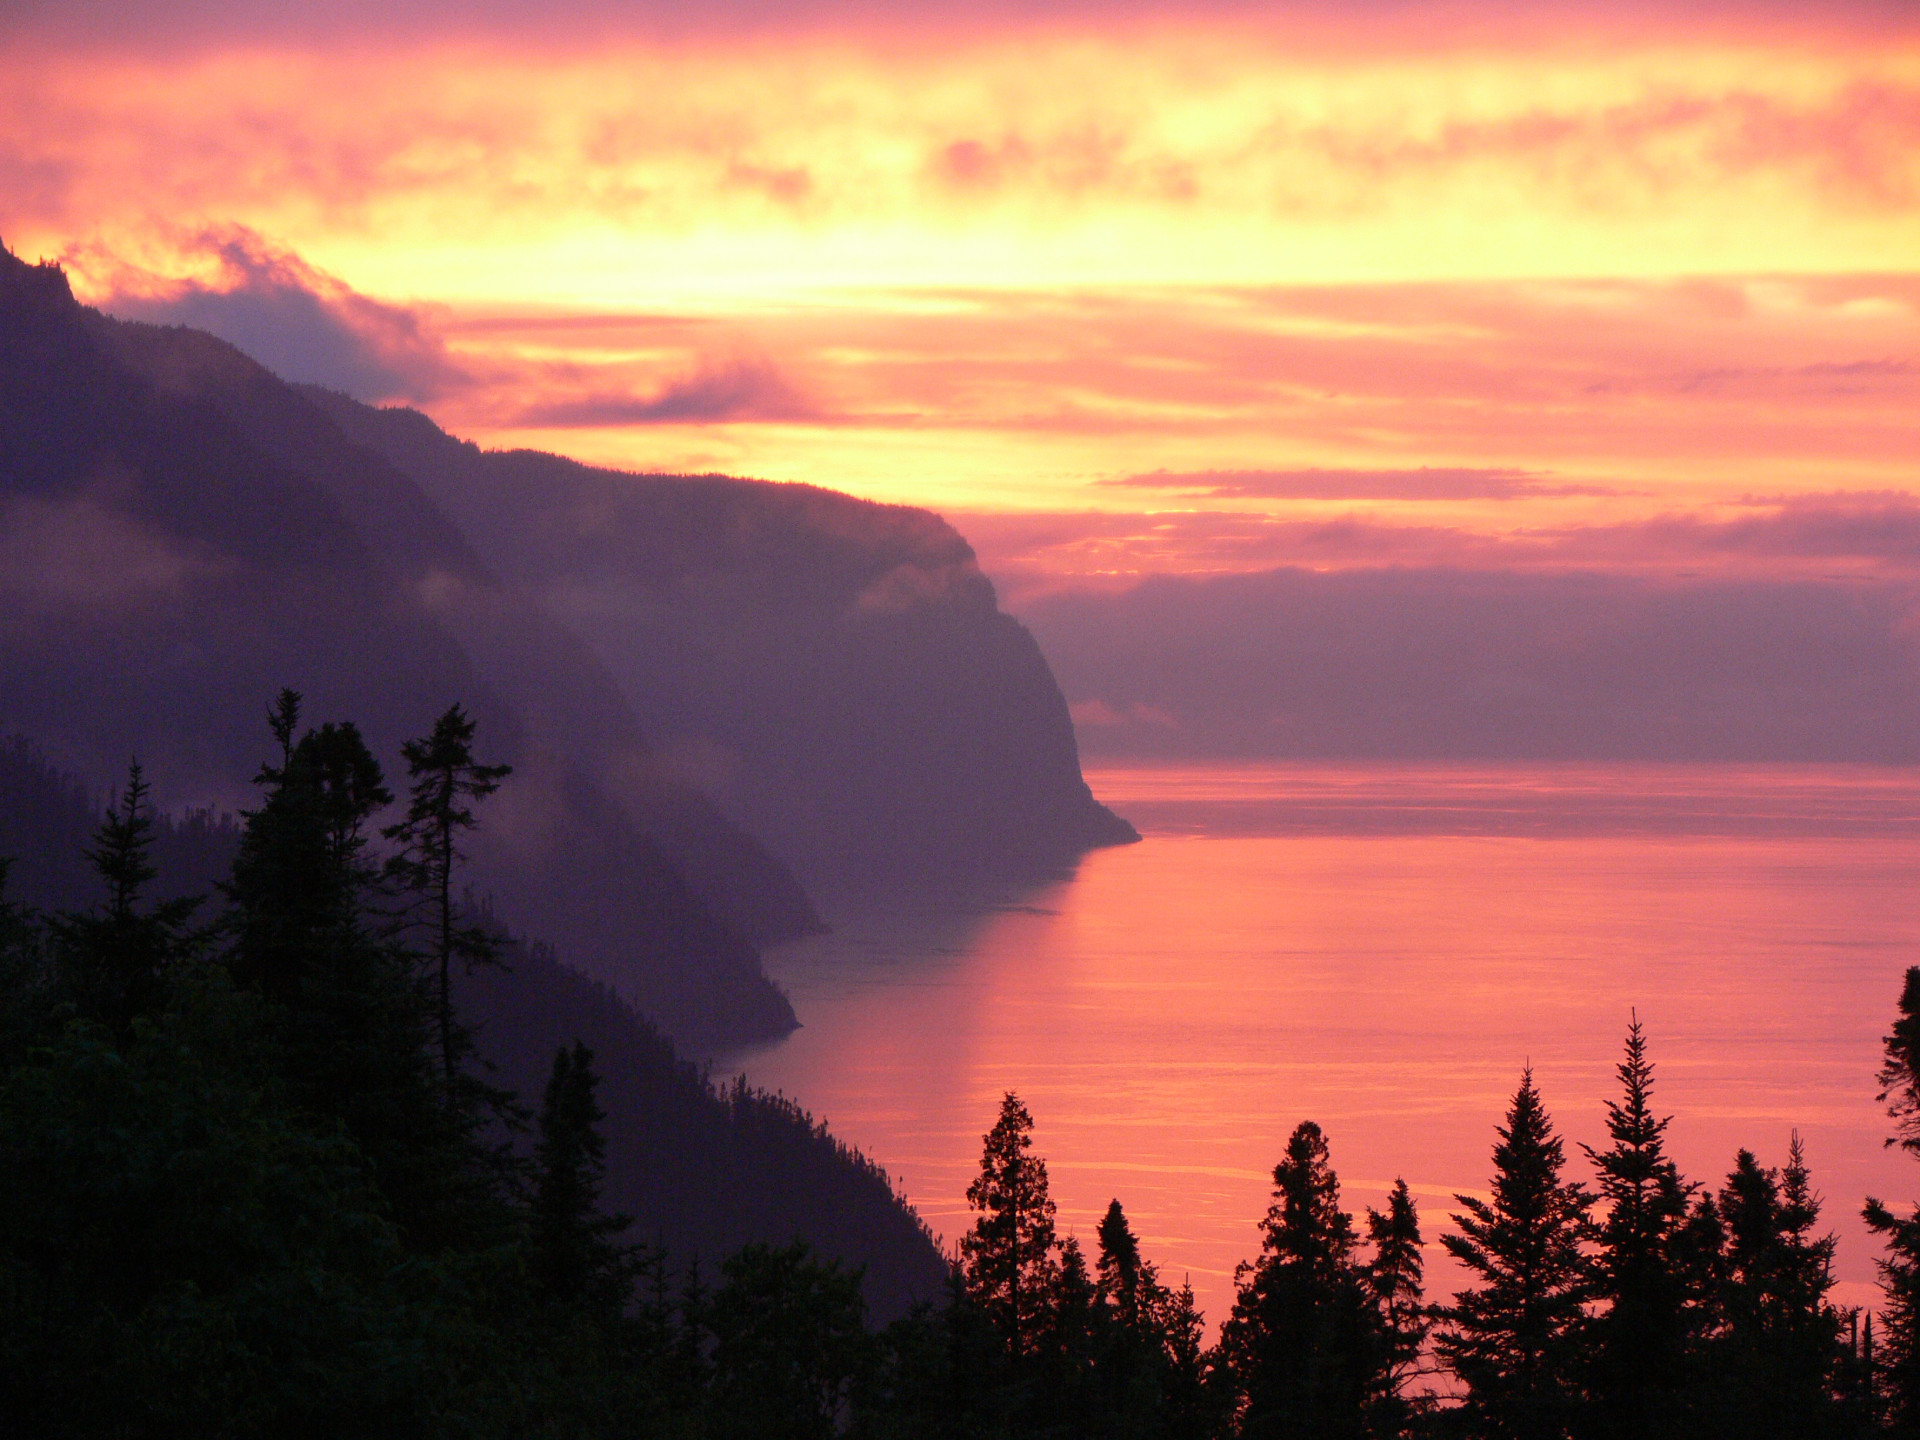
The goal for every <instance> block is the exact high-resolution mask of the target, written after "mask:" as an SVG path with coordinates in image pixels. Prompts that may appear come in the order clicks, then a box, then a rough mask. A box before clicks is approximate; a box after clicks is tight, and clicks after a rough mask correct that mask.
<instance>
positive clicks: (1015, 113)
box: [0, 0, 1920, 577]
mask: <svg viewBox="0 0 1920 1440" xmlns="http://www.w3.org/2000/svg"><path fill="white" fill-rule="evenodd" d="M1375 8H1376V9H1377V11H1378V14H1377V16H1376V18H1375V21H1374V22H1370V23H1368V24H1364V25H1356V24H1355V23H1354V21H1353V6H1352V5H1350V4H1343V5H1335V4H1332V3H1330V0H1329V3H1320V0H1300V3H1289V4H1284V5H1280V6H1253V5H1241V4H1238V3H1231V0H1210V3H1205V4H1202V5H1200V6H1198V7H1194V8H1189V9H1183V10H1182V11H1181V12H1180V13H1179V14H1174V13H1172V12H1171V11H1169V10H1167V9H1165V8H1163V7H1160V6H1157V5H1154V4H1149V3H1144V0H1143V3H1140V4H1137V5H1131V6H1125V7H1122V8H1121V9H1120V10H1118V11H1116V10H1115V9H1114V8H1113V7H1109V6H1102V7H1099V9H1098V12H1097V13H1096V11H1095V10H1094V8H1093V7H1091V6H1089V5H1085V4H1078V3H1067V0H1059V3H1050V4H1047V5H1044V6H1042V7H1040V8H1038V9H1036V8H1034V7H1029V6H1020V7H1015V6H1012V5H1011V4H1008V5H1002V6H999V7H996V6H994V5H991V4H989V5H987V6H985V7H978V6H970V7H966V8H965V10H964V12H963V10H962V9H961V7H958V6H955V5H951V4H945V3H941V4H929V5H923V6H920V7H917V8H912V9H904V10H903V9H900V8H899V7H886V8H885V10H884V11H883V10H882V8H881V7H878V6H877V5H875V6H866V5H859V4H845V3H841V4H831V5H829V4H821V5H815V6H805V5H803V6H798V7H796V6H777V7H776V6H770V5H762V4H758V3H754V0H739V3H736V4H729V5H719V6H715V7H701V8H700V9H699V10H698V11H697V12H689V11H686V10H685V8H684V7H681V8H678V9H669V8H667V7H665V6H647V5H642V6H624V5H623V6H620V7H613V6H610V5H609V6H606V7H601V8H595V7H593V6H591V5H589V6H586V7H569V9H568V12H567V14H566V15H565V16H564V17H561V19H559V20H558V21H554V22H552V23H549V21H548V19H547V17H544V16H539V15H536V14H535V13H534V11H533V10H532V9H531V8H530V7H528V6H526V5H522V4H518V3H508V0H497V3H488V4H483V5H480V6H477V7H462V8H461V9H460V11H459V12H458V14H457V15H456V14H455V12H454V10H453V9H452V8H450V7H449V6H446V5H437V4H429V3H415V4H409V5H390V6H379V7H374V6H371V5H368V6H363V7H360V8H357V9H356V8H353V7H351V6H350V7H348V8H347V9H346V10H344V11H335V12H329V13H328V14H327V15H318V14H316V15H310V16H296V15H292V14H290V13H289V12H287V10H286V8H285V7H279V6H271V5H265V4H262V5H258V6H253V7H247V6H241V7H234V6H218V7H215V6H206V7H201V8H199V9H195V8H193V7H191V6H189V7H187V8H186V9H185V10H182V9H180V8H179V7H172V8H171V9H167V10H164V11H163V10H162V9H161V8H159V7H155V6H152V5H145V4H133V3H105V0H102V3H95V4H82V5H78V6H69V7H57V8H56V7H50V6H38V5H29V6H26V7H24V8H20V9H19V12H18V13H19V16H20V20H21V23H20V24H19V25H18V27H17V28H16V29H15V31H14V39H13V40H12V41H11V42H8V43H4V44H0V235H3V236H5V237H6V239H7V240H8V241H9V242H10V243H12V244H13V245H14V247H15V248H16V249H17V250H20V251H21V252H22V253H24V254H26V255H27V256H28V258H36V257H37V256H39V255H43V254H44V255H49V256H57V257H60V258H62V259H63V260H64V261H65V262H66V263H67V265H68V266H69V269H70V272H71V273H72V275H73V277H74V282H75V286H76V289H77V290H78V292H79V293H80V294H81V296H82V298H84V299H86V300H88V301H90V302H92V303H96V304H100V305H102V306H104V307H105V308H107V309H108V310H110V311H111V312H112V313H115V314H119V315H123V316H128V317H132V318H141V319H150V320H156V321H162V322H167V323H188V324H193V325H197V326H201V327H204V328H207V329H210V330H213V331H214V332H215V333H217V334H220V335H222V336H223V337H224V338H227V339H229V340H231V341H232V342H233V343H235V344H236V345H239V346H240V347H241V348H242V349H244V350H246V351H248V353H250V354H253V355H255V356H256V357H258V358H260V359H261V360H263V361H264V362H265V363H267V364H268V365H270V366H271V367H273V368H275V369H276V370H279V371H281V372H283V373H286V374H288V375H289V376H291V377H292V378H296V379H302V380H313V381H317V382H319V383H322V384H326V385H330V386H333V387H335V388H339V389H343V390H346V391H348V392H350V393H352V394H355V395H357V396H360V397H361V398H365V399H375V400H383V401H396V400H399V401H408V402H411V403H416V404H421V405H423V406H424V407H425V408H427V409H428V410H429V411H430V412H431V414H432V415H433V416H434V418H435V419H437V420H438V421H440V422H441V423H442V424H444V425H446V426H447V427H448V428H450V429H452V430H454V431H455V432H456V433H459V434H462V435H466V436H471V437H472V438H474V439H476V440H478V441H479V442H481V443H483V444H487V445H494V446H534V447H537V448H544V449H552V450H558V451H561V452H563V453H567V454H572V455H575V456H578V457H580V458H582V459H586V460H589V461H593V462H596V463H603V464H610V465H615V466H619V467H623V468H631V469H641V470H665V471H696V472H704V471H714V470H718V471H728V472H733V473H743V474H748V475H756V476H761V477H765V478H769V479H778V480H797V481H806V482H810V483H816V484H822V485H828V486H833V487H835V488H841V489H847V490H851V491H853V492H854V493H857V494H861V495H866V496H870V497H872V498H876V499H883V500H891V501H910V502H914V503H921V504H928V505H932V506H935V507H937V508H940V509H942V510H946V511H949V512H952V513H954V514H956V515H961V516H967V517H980V518H978V519H977V520H976V519H974V518H968V519H967V521H966V523H967V524H968V525H969V526H973V527H974V529H975V530H977V532H978V534H979V536H980V537H981V543H982V546H983V548H986V549H990V548H992V547H993V546H994V545H995V544H998V543H999V541H998V540H996V539H995V536H996V535H998V536H1000V537H1002V538H1004V536H1005V535H1006V534H1008V533H1011V532H1010V531H1007V530H1006V529H1005V528H1004V526H1006V525H1018V524H1022V523H1028V522H1025V521H1020V520H1018V519H1017V518H1016V519H1013V520H995V519H994V518H992V517H994V516H1001V517H1006V516H1015V517H1017V516H1018V515H1021V514H1026V515H1038V516H1041V517H1043V518H1044V517H1063V516H1065V517H1073V516H1079V515H1082V514H1083V513H1088V512H1099V513H1100V514H1107V513H1109V512H1110V513H1111V515H1112V516H1113V517H1114V518H1112V519H1111V520H1107V519H1100V520H1091V519H1090V520H1087V521H1085V522H1084V523H1080V528H1079V529H1078V530H1077V531H1075V532H1074V534H1073V536H1072V538H1070V539H1067V540H1063V541H1061V542H1060V543H1059V544H1057V545H1054V546H1051V547H1039V548H1035V549H1032V550H1029V551H1024V552H1022V553H1021V555H1020V557H1019V558H1017V559H1009V560H1008V561H1007V562H1006V564H1007V567H1009V568H1007V569H1006V570H1005V571H1004V572H1002V573H1005V574H1009V575H1010V574H1012V573H1013V572H1014V571H1015V570H1017V571H1018V572H1019V573H1021V574H1022V575H1031V576H1038V575H1039V574H1040V572H1041V571H1042V570H1043V569H1044V568H1045V567H1046V566H1048V565H1051V566H1054V567H1056V569H1057V572H1058V575H1059V576H1068V577H1073V576H1090V575H1094V574H1107V575H1129V574H1138V573H1144V572H1146V571H1149V570H1151V569H1153V568H1155V567H1159V568H1163V569H1170V570H1175V571H1181V572H1185V573H1206V572H1210V571H1214V570H1221V569H1243V570H1244V569H1257V568H1259V567H1261V566H1263V565H1278V564H1296V563H1297V564H1305V565H1312V566H1330V567H1339V566H1345V565H1349V564H1357V563H1374V564H1380V565H1392V564H1426V563H1435V564H1456V563H1461V564H1465V563H1472V564H1480V563H1486V564H1497V565H1507V564H1513V565H1534V564H1549V563H1551V564H1560V563H1580V564H1594V565H1598V564H1602V563H1608V564H1621V565H1627V564H1631V563H1636V562H1635V560H1634V555H1635V554H1636V553H1637V554H1639V555H1640V556H1641V557H1643V558H1645V559H1647V560H1648V563H1654V564H1661V565H1665V564H1669V563H1673V564H1692V563H1705V562H1700V561H1698V559H1697V555H1696V558H1695V559H1685V558H1674V557H1676V556H1679V555H1680V553H1681V552H1683V551H1684V552H1687V553H1688V554H1695V552H1702V551H1711V552H1712V554H1713V555H1714V556H1715V557H1716V558H1714V559H1713V560H1712V562H1711V563H1713V564H1716V565H1726V564H1731V563H1734V562H1733V560H1732V559H1731V558H1730V557H1732V556H1734V555H1735V554H1736V553H1737V554H1739V555H1741V556H1744V557H1745V558H1744V559H1742V560H1741V561H1740V563H1742V564H1762V563H1766V564H1777V565H1793V564H1800V563H1802V562H1801V558H1799V557H1798V556H1797V554H1795V555H1789V554H1786V553H1784V552H1781V553H1775V552H1769V551H1766V550H1765V547H1764V545H1762V543H1761V540H1760V539H1759V538H1752V539H1751V540H1750V541H1749V542H1742V543H1744V544H1745V546H1746V548H1745V549H1742V548H1741V546H1740V545H1739V544H1736V543H1735V538H1734V537H1735V536H1736V535H1738V534H1745V533H1747V532H1744V531H1740V530H1738V528H1737V527H1738V526H1739V525H1740V524H1741V523H1743V522H1742V521H1741V519H1740V514H1741V513H1743V512H1740V511H1739V506H1740V504H1741V503H1742V502H1743V500H1744V499H1745V498H1746V497H1750V496H1753V495H1769V496H1776V497H1788V498H1789V499H1791V497H1794V496H1818V495H1823V494H1827V493H1829V492H1846V493H1849V494H1856V495H1859V494H1869V493H1880V492H1889V493H1898V494H1904V493H1908V492H1911V491H1913V490H1915V489H1916V488H1920V474H1916V469H1915V460H1914V457H1915V456H1916V455H1920V274H1917V273H1916V269H1917V267H1916V266H1915V263H1914V257H1915V256H1920V21H1916V20H1915V19H1914V15H1913V12H1912V10H1911V8H1910V7H1903V6H1899V5H1880V4H1872V3H1858V4H1842V3H1834V4H1827V5H1798V6H1790V5H1786V4H1782V3H1773V0H1756V3H1746V4H1736V3H1732V0H1728V3H1725V4H1715V5H1706V6H1694V7H1688V8H1687V10H1686V11H1685V12H1684V13H1680V12H1677V11H1674V10H1672V9H1671V8H1670V7H1669V8H1659V7H1652V6H1638V7H1636V6H1629V5H1621V4H1610V5H1601V4H1584V5H1571V6H1569V5H1544V4H1530V3H1522V0H1475V3H1468V4H1464V5H1461V4H1450V5H1444V6H1442V5H1432V4H1426V3H1423V0H1407V3H1400V0H1392V3H1389V0H1380V3H1379V4H1378V5H1377V6H1376V7H1375ZM456 21H457V22H458V23H457V24H456ZM169 22H175V23H171V24H170V23H169ZM162 32H164V33H165V34H166V36H168V37H170V38H169V39H167V40H166V41H165V42H164V43H162V41H161V40H160V39H159V38H157V37H158V36H159V35H160V34H161V33H162ZM456 37H457V38H456ZM1821 503H1824V502H1821ZM1146 512H1152V521H1151V523H1150V524H1147V523H1143V522H1142V521H1141V520H1140V518H1139V517H1140V516H1141V515H1142V514H1143V513H1146ZM1767 513H1769V514H1772V513H1773V512H1767ZM1785 514H1786V511H1785V510H1781V511H1779V515H1780V516H1784V515H1785ZM1033 523H1039V522H1037V521H1036V522H1033ZM1046 523H1055V522H1054V521H1052V520H1048V521H1047V522H1046ZM1077 523H1078V522H1077ZM1769 523H1772V522H1769ZM1785 523H1786V521H1785V519H1784V518H1783V519H1780V520H1779V525H1784V524H1785ZM1807 523H1808V524H1811V523H1812V522H1811V520H1809V521H1807ZM1849 523H1854V524H1857V525H1860V526H1865V527H1867V528H1872V527H1873V526H1876V525H1882V524H1885V525H1894V524H1895V521H1894V519H1893V518H1890V517H1879V518H1877V519H1875V518H1865V519H1862V518H1858V517H1856V519H1855V520H1854V521H1852V522H1849ZM996 525H1001V526H1003V528H1002V529H1001V530H998V531H996V530H995V529H994V527H995V526H996ZM1688 525H1694V526H1698V527H1704V528H1703V530H1702V533H1703V534H1711V535H1713V536H1719V537H1721V539H1720V541H1718V542H1714V543H1715V544H1717V545H1718V549H1715V548H1714V544H1709V543H1707V542H1706V541H1703V540H1700V538H1699V537H1698V536H1691V538H1689V535H1688V534H1680V532H1681V531H1684V530H1685V527H1686V526H1688ZM1110 526H1117V527H1119V528H1118V529H1110V528H1108V527H1110ZM1636 527H1638V528H1636ZM1663 527H1664V528H1663ZM1675 527H1679V530H1678V531H1676V530H1675ZM1727 527H1734V528H1727ZM1762 528H1763V529H1764V527H1762ZM1896 528H1897V527H1896ZM1777 530H1778V526H1776V529H1775V530H1772V531H1766V533H1767V534H1773V533H1776V532H1777ZM970 533H971V532H970ZM1752 533H1753V535H1754V537H1758V536H1759V534H1760V532H1759V531H1754V532H1752ZM1676 534H1680V538H1677V539H1676V538H1675V536H1676ZM1577 537H1587V538H1586V539H1579V538H1577ZM1583 544H1585V545H1588V546H1589V548H1590V550H1591V554H1589V555H1587V556H1585V557H1584V558H1582V557H1581V556H1580V555H1577V554H1576V553H1575V552H1576V551H1577V550H1579V547H1580V546H1581V545H1583ZM1634 546H1639V547H1642V549H1641V550H1640V551H1638V552H1635V551H1634V549H1633V547H1634ZM1763 555H1764V556H1766V557H1768V558H1765V559H1763V558H1761V557H1762V556H1763ZM1476 556H1480V557H1481V558H1475V557H1476ZM1356 557H1371V559H1370V560H1365V559H1360V558H1356ZM1543 557H1544V558H1543ZM1808 563H1812V562H1808ZM1820 563H1825V562H1820ZM1836 563H1843V564H1846V565H1855V564H1867V563H1873V564H1880V563H1892V562H1891V561H1890V560H1886V559H1885V557H1882V559H1880V560H1872V561H1871V562H1869V560H1867V559H1862V558H1860V557H1857V556H1856V557H1852V558H1845V557H1843V559H1842V560H1841V561H1838V562H1836Z"/></svg>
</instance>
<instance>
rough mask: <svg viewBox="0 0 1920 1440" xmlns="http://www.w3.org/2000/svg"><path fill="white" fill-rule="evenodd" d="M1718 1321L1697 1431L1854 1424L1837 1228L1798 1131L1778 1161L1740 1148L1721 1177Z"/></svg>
mask: <svg viewBox="0 0 1920 1440" xmlns="http://www.w3.org/2000/svg"><path fill="white" fill-rule="evenodd" d="M1716 1210H1717V1213H1718V1216H1719V1218H1720V1222H1721V1225H1722V1227H1723V1231H1724V1234H1725V1237H1726V1240H1725V1247H1724V1250H1723V1252H1722V1255H1721V1272H1722V1273H1721V1282H1720V1286H1719V1304H1718V1310H1719V1321H1720V1323H1719V1327H1718V1330H1717V1332H1716V1333H1715V1335H1714V1336H1713V1338H1712V1341H1711V1344H1710V1347H1709V1349H1708V1359H1709V1367H1708V1369H1709V1377H1708V1379H1709V1388H1708V1403H1707V1404H1706V1405H1705V1406H1703V1407H1702V1411H1703V1414H1702V1419H1703V1423H1702V1424H1701V1425H1698V1426H1696V1427H1695V1428H1696V1433H1700V1434H1702V1435H1707V1436H1726V1437H1729V1440H1732V1437H1736V1436H1752V1437H1754V1440H1771V1437H1778V1440H1787V1437H1789V1436H1805V1437H1807V1440H1818V1437H1823V1436H1838V1435H1844V1434H1848V1433H1852V1430H1853V1427H1854V1425H1855V1423H1856V1421H1857V1418H1858V1417H1857V1416H1854V1415H1851V1414H1849V1406H1848V1404H1847V1403H1846V1397H1845V1395H1844V1392H1845V1389H1846V1379H1847V1377H1846V1374H1845V1372H1846V1370H1847V1362H1848V1359H1849V1354H1848V1351H1849V1349H1850V1347H1849V1346H1848V1344H1847V1343H1846V1341H1845V1340H1843V1338H1842V1337H1843V1332H1844V1329H1845V1324H1844V1319H1843V1317H1842V1316H1841V1314H1840V1312H1839V1311H1838V1310H1837V1309H1836V1308H1835V1307H1834V1306H1833V1304H1832V1303H1831V1301H1830V1299H1829V1298H1828V1297H1829V1292H1830V1291H1831V1290H1832V1288H1833V1256H1834V1249H1835V1245H1836V1241H1835V1237H1834V1236H1832V1235H1830V1234H1829V1235H1816V1234H1815V1227H1816V1226H1817V1225H1818V1224H1819V1219H1820V1201H1819V1197H1818V1196H1817V1195H1815V1194H1814V1191H1813V1183H1812V1179H1811V1177H1810V1175H1809V1174H1808V1171H1807V1164H1806V1155H1805V1151H1804V1149H1803V1147H1802V1146H1801V1143H1800V1137H1799V1135H1798V1134H1796V1135H1795V1136H1794V1137H1793V1140H1792V1143H1791V1145H1790V1147H1789V1149H1788V1152H1787V1164H1786V1166H1785V1168H1784V1169H1783V1170H1780V1171H1775V1170H1773V1169H1771V1168H1769V1167H1765V1166H1762V1165H1761V1164H1759V1162H1758V1161H1756V1160H1755V1159H1754V1157H1753V1153H1752V1152H1751V1151H1748V1150H1742V1151H1740V1153H1739V1154H1738V1155H1737V1156H1736V1157H1735V1160H1734V1167H1733V1171H1732V1173H1731V1174H1729V1175H1728V1176H1727V1181H1726V1184H1725V1185H1724V1186H1722V1187H1721V1190H1720V1195H1719V1200H1718V1204H1717V1206H1716Z"/></svg>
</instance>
